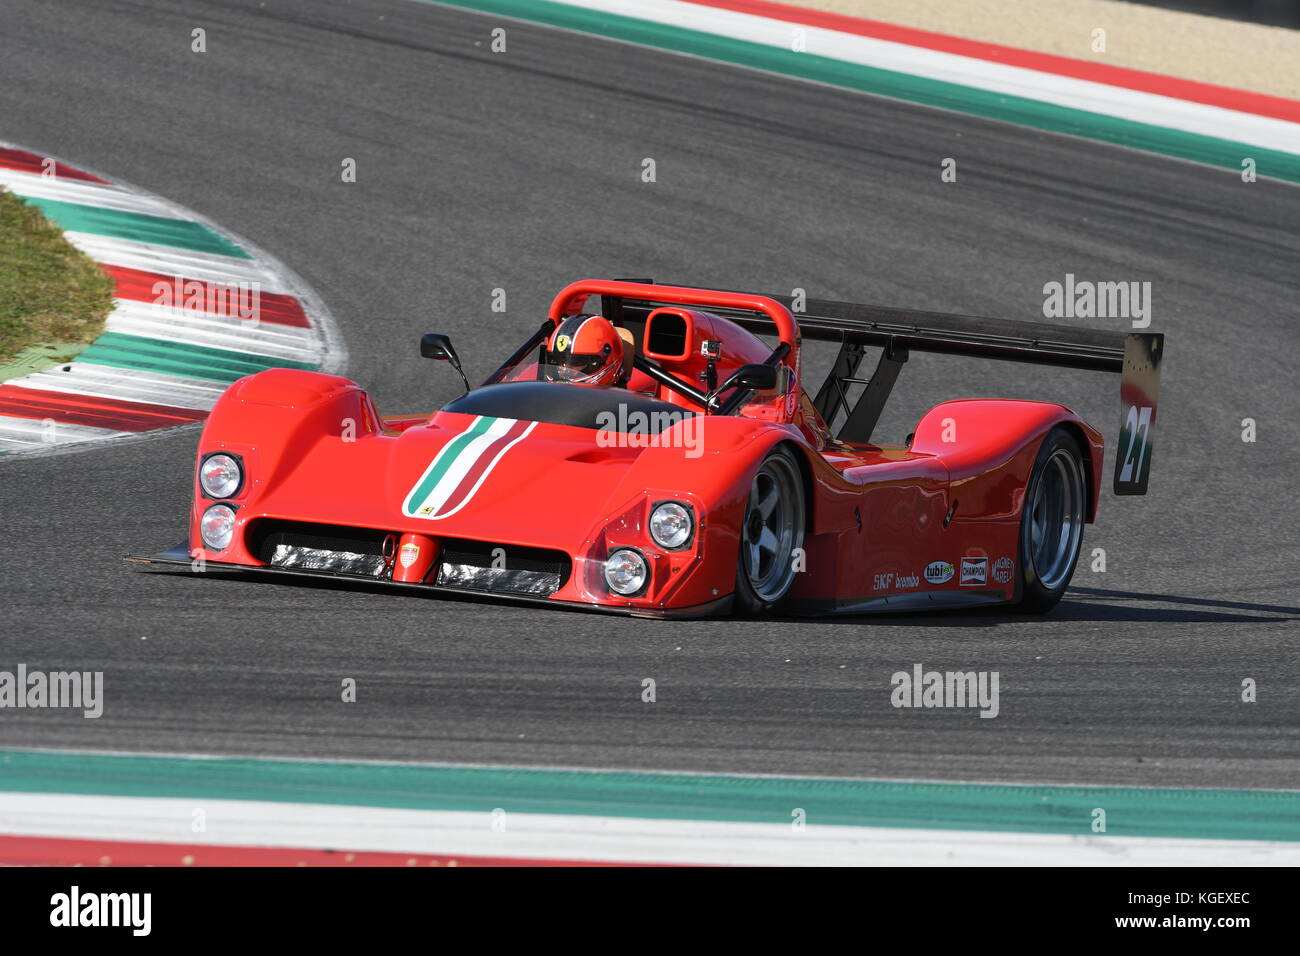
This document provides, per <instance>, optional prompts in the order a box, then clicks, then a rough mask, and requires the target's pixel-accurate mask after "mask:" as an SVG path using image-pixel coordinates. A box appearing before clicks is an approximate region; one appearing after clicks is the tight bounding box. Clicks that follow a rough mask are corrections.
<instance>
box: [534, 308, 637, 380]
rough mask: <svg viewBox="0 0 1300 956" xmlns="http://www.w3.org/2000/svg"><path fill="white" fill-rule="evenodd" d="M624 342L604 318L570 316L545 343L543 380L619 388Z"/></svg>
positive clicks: (621, 377) (623, 375)
mask: <svg viewBox="0 0 1300 956" xmlns="http://www.w3.org/2000/svg"><path fill="white" fill-rule="evenodd" d="M623 356H624V347H623V339H622V337H620V335H619V333H618V330H617V329H615V328H614V325H613V323H612V322H610V321H609V319H607V318H605V317H604V316H603V315H586V314H583V315H570V316H568V317H566V318H565V319H564V320H563V321H561V322H560V324H559V325H558V326H557V327H556V329H555V331H554V332H553V333H551V338H550V340H549V341H548V342H547V343H546V358H545V362H544V365H545V368H546V377H547V378H549V379H550V380H551V381H553V382H577V383H580V384H583V385H621V384H622V383H623V380H624V378H625V377H626V376H625V370H624V358H623Z"/></svg>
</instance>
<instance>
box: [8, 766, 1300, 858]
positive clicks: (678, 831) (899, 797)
mask: <svg viewBox="0 0 1300 956" xmlns="http://www.w3.org/2000/svg"><path fill="white" fill-rule="evenodd" d="M1098 809H1101V810H1104V811H1105V816H1104V821H1103V822H1104V827H1103V828H1102V829H1098V820H1099V819H1101V818H1099V816H1098V814H1097V812H1096V811H1097V810H1098ZM169 847H170V848H171V850H170V851H169V850H168V848H169ZM196 848H199V849H197V850H196ZM319 851H336V852H337V853H338V854H340V855H343V856H346V854H347V853H352V854H364V853H375V854H390V855H391V856H390V857H388V858H387V859H385V860H378V861H376V862H402V863H406V862H407V861H409V860H415V862H416V863H417V864H418V863H434V862H442V863H447V862H464V863H473V862H484V861H570V862H602V863H694V864H709V863H715V864H772V865H777V864H818V865H835V864H894V865H900V864H901V865H917V864H947V865H951V864H986V865H987V864H1012V863H1015V864H1039V865H1056V864H1074V865H1082V864H1098V865H1106V866H1115V865H1181V864H1193V863H1194V864H1239V865H1251V864H1255V865H1259V864H1266V865H1279V864H1293V865H1294V864H1296V863H1300V793H1296V792H1293V791H1251V790H1192V789H1144V788H1131V787H1071V786H1049V785H1013V784H959V783H927V782H918V781H882V780H859V779H848V778H808V777H772V776H759V777H754V776H741V775H731V774H684V773H665V772H656V773H648V772H626V771H592V770H548V769H537V768H517V767H467V766H446V765H426V764H382V763H349V762H323V761H321V762H317V761H291V760H269V759H243V758H213V757H204V758H185V757H169V756H140V755H118V754H113V755H110V754H102V753H101V754H78V753H67V752H37V751H0V863H4V862H28V863H30V862H49V861H64V862H66V861H67V859H68V858H67V854H68V853H69V852H78V853H81V854H85V855H83V856H82V857H80V858H79V859H77V860H75V861H74V862H87V863H96V862H102V857H104V856H108V857H109V860H108V862H114V861H115V860H116V861H117V862H129V861H133V860H142V859H143V860H145V861H148V860H150V859H157V858H159V857H164V858H170V859H171V861H172V862H178V860H177V858H178V857H182V858H183V857H184V856H185V855H190V856H194V855H195V854H196V853H198V852H201V853H203V854H205V855H206V856H205V860H204V861H208V862H243V863H257V862H284V861H285V859H287V858H292V857H294V856H295V854H296V855H297V856H298V857H299V858H300V861H301V862H307V863H313V862H328V861H327V860H324V859H322V857H321V855H320V853H319ZM89 854H96V855H95V856H90V855H89ZM181 862H183V859H182V860H181ZM192 862H200V860H199V859H198V858H197V857H196V858H195V859H194V860H193V861H192ZM343 862H348V861H346V860H344V861H343Z"/></svg>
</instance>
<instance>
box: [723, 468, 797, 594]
mask: <svg viewBox="0 0 1300 956" xmlns="http://www.w3.org/2000/svg"><path fill="white" fill-rule="evenodd" d="M804 515H805V510H804V490H803V478H802V476H801V475H800V472H799V463H798V461H797V460H796V459H795V457H794V454H793V453H792V452H791V451H790V450H789V449H786V448H777V449H776V450H774V451H773V452H771V454H769V455H768V456H767V457H766V458H764V459H763V463H762V464H761V465H759V467H758V472H757V473H756V474H755V475H754V480H753V482H752V483H751V484H750V487H749V500H748V501H746V503H745V514H744V517H743V519H742V525H741V534H740V558H739V560H738V561H737V568H736V600H735V608H736V610H737V611H738V612H739V613H741V614H758V613H760V612H762V611H767V610H770V609H771V608H774V607H776V606H777V605H778V604H780V603H781V600H782V599H783V598H784V597H785V596H786V593H787V592H788V591H789V590H790V586H791V585H792V584H794V576H795V573H796V569H795V552H796V551H797V550H798V549H799V548H802V547H803V536H804Z"/></svg>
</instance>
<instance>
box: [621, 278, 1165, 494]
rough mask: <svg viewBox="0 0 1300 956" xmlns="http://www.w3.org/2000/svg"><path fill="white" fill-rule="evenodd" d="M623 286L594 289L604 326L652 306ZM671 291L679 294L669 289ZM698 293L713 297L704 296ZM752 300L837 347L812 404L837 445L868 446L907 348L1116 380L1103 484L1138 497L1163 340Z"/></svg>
mask: <svg viewBox="0 0 1300 956" xmlns="http://www.w3.org/2000/svg"><path fill="white" fill-rule="evenodd" d="M632 281H634V282H636V283H638V284H640V286H641V288H640V289H636V294H637V297H636V298H632V297H631V296H621V295H617V294H614V293H613V291H612V288H611V287H612V286H614V285H615V284H613V283H611V284H609V285H608V286H606V288H607V289H610V291H603V290H602V295H601V303H602V310H603V311H604V313H605V314H606V315H607V316H608V317H609V318H610V319H612V320H614V321H627V320H631V321H633V322H635V321H637V320H638V319H641V320H643V319H644V317H645V316H646V315H647V314H648V313H649V312H650V310H651V309H653V308H654V307H656V306H657V305H659V304H660V303H657V302H655V301H654V300H651V299H647V298H644V297H642V296H641V295H640V293H641V292H642V290H643V289H644V286H645V285H647V284H649V283H648V281H647V280H632ZM631 291H632V288H629V292H631ZM680 291H681V288H680V287H676V288H675V289H674V292H680ZM735 294H736V295H737V296H752V295H753V293H735ZM701 295H702V296H708V297H710V298H714V299H716V298H717V297H718V293H717V292H706V291H704V290H701ZM762 298H765V299H768V300H772V301H775V302H777V303H779V304H780V305H781V306H783V307H784V308H785V309H786V310H788V311H789V312H790V313H791V314H792V315H793V316H794V318H795V320H796V321H797V322H798V325H799V334H800V336H801V337H802V338H804V339H810V340H814V341H826V342H837V343H839V346H840V350H839V354H838V355H837V356H836V359H835V363H834V365H833V366H832V368H831V371H830V373H829V374H828V375H827V377H826V380H825V381H824V382H823V383H822V385H821V387H820V388H819V389H818V390H817V393H816V396H815V398H814V400H813V401H814V404H815V405H816V407H817V410H818V412H819V413H820V414H821V416H822V418H823V419H824V420H825V421H826V423H827V424H828V425H831V426H832V427H835V425H834V423H835V421H836V420H837V418H838V417H839V416H840V415H841V414H843V421H842V423H840V424H839V426H838V428H837V429H836V431H835V434H836V437H837V438H839V439H840V440H842V441H848V442H855V443H862V444H865V443H867V442H869V441H870V440H871V433H872V432H873V431H874V430H875V427H876V424H877V422H878V421H879V420H880V415H881V413H882V412H883V410H884V407H885V403H886V401H887V400H888V399H889V394H890V392H891V391H892V390H893V386H894V382H895V381H896V380H897V378H898V373H899V372H900V371H901V369H902V367H903V365H904V364H905V363H906V362H907V360H908V357H909V355H910V353H911V352H913V351H916V352H936V353H942V354H947V355H965V356H970V357H972V358H984V359H997V360H1003V361H1011V362H1027V363H1030V364H1034V365H1052V366H1057V367H1061V368H1077V369H1086V370H1089V371H1094V372H1111V373H1118V374H1119V375H1120V406H1121V409H1120V440H1119V448H1118V452H1117V454H1116V456H1115V472H1114V479H1113V483H1112V486H1113V488H1114V492H1115V494H1117V495H1142V494H1146V490H1147V481H1148V478H1149V476H1150V473H1151V450H1152V445H1153V429H1154V427H1155V420H1156V407H1157V404H1158V401H1159V396H1160V365H1161V359H1162V357H1163V355H1164V335H1163V334H1161V333H1159V332H1132V333H1124V332H1109V331H1100V330H1096V329H1080V328H1074V327H1072V326H1066V325H1054V324H1050V323H1046V322H1019V321H1015V320H1011V319H992V318H982V317H977V316H967V315H950V314H947V313H942V312H919V311H915V310H912V309H895V308H885V307H882V306H874V305H860V304H855V303H852V302H836V301H833V300H826V299H803V298H800V299H798V300H796V299H794V298H792V297H791V296H785V295H766V296H763V297H762ZM674 300H675V301H678V302H680V301H681V299H680V296H677V295H675V296H674ZM700 305H701V306H702V307H703V308H705V309H707V310H708V311H710V312H713V313H715V314H718V315H722V316H725V317H726V318H728V319H730V320H732V321H733V322H735V323H737V324H738V325H740V326H742V327H743V328H746V329H749V330H750V331H752V332H756V333H760V334H772V333H776V332H777V331H778V329H777V325H776V323H775V322H774V321H773V319H772V318H771V317H770V315H767V314H764V313H762V312H757V311H754V310H753V309H745V308H733V307H730V306H722V305H715V304H708V305H706V304H704V303H703V302H701V303H700ZM870 347H875V348H879V349H880V357H879V359H878V360H877V362H876V368H875V371H874V372H873V373H872V374H871V376H870V377H869V378H862V377H859V376H858V367H859V365H861V363H862V360H863V358H864V356H865V354H866V350H867V349H868V348H870ZM853 386H861V391H859V392H858V394H857V395H856V397H855V398H852V399H851V398H850V393H851V391H853Z"/></svg>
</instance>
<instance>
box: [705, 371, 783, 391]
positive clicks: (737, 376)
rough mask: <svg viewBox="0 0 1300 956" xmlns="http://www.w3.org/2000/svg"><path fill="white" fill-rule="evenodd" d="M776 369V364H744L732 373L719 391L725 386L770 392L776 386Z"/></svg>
mask: <svg viewBox="0 0 1300 956" xmlns="http://www.w3.org/2000/svg"><path fill="white" fill-rule="evenodd" d="M776 371H777V370H776V366H775V365H742V366H741V367H740V368H738V369H736V370H735V371H734V372H732V373H731V375H730V377H729V378H728V379H727V381H726V382H724V383H723V386H722V388H720V389H718V391H722V389H725V388H748V389H752V390H754V391H755V392H769V391H771V390H772V389H774V388H776Z"/></svg>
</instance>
